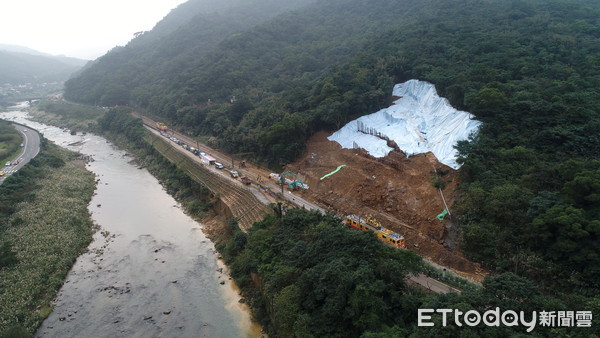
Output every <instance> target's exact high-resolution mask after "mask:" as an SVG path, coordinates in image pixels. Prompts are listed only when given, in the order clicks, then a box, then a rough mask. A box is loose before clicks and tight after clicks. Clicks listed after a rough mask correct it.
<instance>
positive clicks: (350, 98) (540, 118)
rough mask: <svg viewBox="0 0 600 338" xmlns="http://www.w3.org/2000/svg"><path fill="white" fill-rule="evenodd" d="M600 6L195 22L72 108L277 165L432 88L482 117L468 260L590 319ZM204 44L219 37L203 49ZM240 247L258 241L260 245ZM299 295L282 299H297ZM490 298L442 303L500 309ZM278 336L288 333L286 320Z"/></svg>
mask: <svg viewBox="0 0 600 338" xmlns="http://www.w3.org/2000/svg"><path fill="white" fill-rule="evenodd" d="M599 7H600V6H599V3H598V2H597V1H591V0H556V1H542V0H514V1H493V0H484V1H480V0H442V1H433V0H424V1H419V2H414V1H405V0H403V1H391V0H375V1H370V2H364V1H358V0H330V1H314V2H311V3H307V4H306V5H305V6H303V7H302V8H298V9H295V10H291V11H286V12H284V11H283V10H282V11H281V12H278V14H277V15H275V14H274V15H273V16H272V17H271V18H267V17H266V16H263V17H262V19H261V20H255V21H253V22H248V23H247V25H246V26H245V27H237V28H236V29H239V31H235V32H233V31H222V30H218V29H217V28H218V27H220V25H216V26H215V27H216V28H215V31H214V32H213V33H214V35H211V34H212V33H210V34H209V32H208V31H203V34H208V35H210V36H200V35H199V32H198V31H196V30H195V29H194V28H193V26H194V25H198V24H200V23H201V22H203V21H202V20H200V19H201V17H202V16H199V17H194V18H193V19H191V21H190V23H189V25H182V26H181V27H179V28H178V29H172V30H171V31H168V32H165V33H164V34H163V35H162V36H161V37H160V38H156V40H154V42H153V43H154V45H155V49H154V50H155V51H156V52H155V53H154V54H150V53H148V55H145V58H142V57H138V58H128V57H127V55H129V54H128V53H134V50H136V49H139V50H143V49H142V47H136V44H140V45H143V42H144V40H142V38H144V35H148V36H150V33H146V34H144V35H142V36H140V37H138V38H137V39H134V40H133V41H132V42H131V43H130V44H129V45H128V46H126V47H123V48H122V49H118V50H114V51H112V52H110V53H109V54H107V55H106V56H104V57H103V58H101V59H99V60H98V61H96V63H95V64H94V65H92V66H90V67H89V68H88V69H87V70H85V71H84V72H82V74H81V75H80V76H78V77H75V78H73V79H71V80H70V81H69V82H68V83H67V85H66V97H68V98H69V99H72V100H77V101H81V102H87V103H96V104H102V105H114V104H129V105H130V106H135V107H136V108H137V109H140V110H143V111H146V112H148V113H151V114H153V115H156V116H160V117H162V118H163V119H164V120H166V121H168V122H169V123H170V125H172V126H174V127H175V128H177V129H180V130H182V131H187V132H190V133H193V134H196V135H210V136H214V137H215V138H216V140H217V141H216V142H217V143H218V145H219V146H220V147H221V148H223V149H225V150H227V151H230V152H232V153H242V152H243V153H247V152H251V153H253V154H255V156H256V157H257V158H259V159H261V160H263V161H264V162H266V163H269V164H271V165H273V166H278V165H282V164H285V163H288V162H289V161H292V160H294V159H295V158H297V156H299V155H300V154H301V152H302V151H303V149H304V144H305V142H306V140H307V139H308V138H309V137H310V136H311V135H312V134H313V133H314V132H316V131H319V130H323V129H325V130H330V131H332V130H334V129H336V128H339V127H340V126H341V125H343V124H344V123H345V122H347V121H349V120H351V119H353V118H356V117H358V116H361V115H364V114H367V113H372V112H374V111H376V110H378V109H379V108H381V107H384V106H387V105H388V104H389V103H390V95H391V88H392V86H393V84H394V83H398V82H402V81H406V80H408V79H413V78H416V79H420V80H426V81H429V82H431V83H433V84H435V85H436V88H437V90H438V92H439V94H440V95H441V96H444V97H446V98H448V99H449V101H450V103H451V104H452V105H453V106H455V107H457V108H459V109H462V110H466V111H469V112H471V113H473V114H475V115H476V117H477V119H479V120H481V121H482V122H483V127H482V128H481V130H480V132H479V134H478V135H477V136H475V137H473V138H472V139H471V140H470V141H469V142H461V143H460V144H459V145H458V146H457V149H458V150H459V152H460V159H459V160H460V161H461V162H462V163H463V164H464V165H463V167H462V169H461V175H462V180H463V184H462V186H461V189H462V198H461V200H460V202H459V203H458V204H457V205H456V206H455V208H456V213H457V214H459V215H460V221H461V224H462V230H463V243H462V248H463V250H464V251H465V252H466V253H467V254H468V255H469V256H470V257H471V258H472V259H474V260H475V261H478V262H482V263H483V264H484V266H485V267H486V268H487V269H489V271H491V272H492V273H503V274H501V275H499V276H497V277H495V278H497V279H498V278H500V279H501V280H500V281H498V280H497V279H496V281H497V283H493V284H494V285H496V286H498V285H502V286H501V287H502V288H506V289H507V292H508V291H511V292H517V291H516V290H517V289H523V290H529V291H528V293H524V294H514V295H513V296H503V297H504V298H503V297H500V298H502V299H512V302H513V303H514V302H516V303H519V304H521V305H523V306H525V305H524V304H527V306H534V305H535V306H537V308H538V309H540V308H541V307H542V304H541V303H536V302H535V301H534V299H533V298H532V297H537V296H539V297H543V295H547V294H550V293H553V294H556V295H558V298H560V301H558V300H556V301H552V302H551V304H550V305H551V306H546V307H554V308H559V309H560V308H565V307H566V308H571V309H574V308H575V307H577V308H579V307H578V306H576V305H577V304H579V306H583V305H585V304H588V305H589V306H588V307H589V308H594V306H595V308H597V306H598V302H599V301H600V300H599V299H598V296H597V295H598V291H599V287H600V285H599V284H598V283H599V282H598V281H599V280H600V241H599V240H600V197H599V196H600V160H599V159H600V136H599V135H600V134H599V133H598V130H599V129H600V109H599V108H600V107H599V105H600V23H599V20H600V8H599ZM283 12H284V13H283ZM279 13H280V14H279ZM231 15H233V14H231ZM167 18H168V17H167ZM232 18H233V16H231V17H223V19H224V20H230V19H232ZM225 26H227V25H225ZM157 27H158V26H157ZM192 32H195V33H193V34H192ZM182 39H183V40H182ZM205 39H208V40H206V41H212V42H211V43H210V44H208V46H209V47H208V48H206V49H204V50H202V52H198V50H197V48H198V46H202V45H203V41H205ZM167 40H172V41H185V42H184V43H183V44H182V45H180V46H185V48H181V50H178V51H177V53H176V55H169V54H166V53H167V51H171V52H173V53H175V52H174V50H173V49H168V48H166V46H167V42H166V41H167ZM192 41H194V43H192ZM159 42H162V43H159ZM145 48H149V47H147V46H146V47H145ZM194 48H196V49H194ZM190 59H193V62H189V60H190ZM152 74H154V75H152ZM134 79H138V80H136V81H138V82H132V81H134ZM148 80H151V81H148ZM314 217H316V216H314ZM265 222H268V220H267V221H265ZM272 222H275V220H272ZM319 222H320V221H319ZM324 222H326V223H327V221H324ZM304 223H305V222H300V221H299V222H298V223H295V225H297V226H304ZM264 226H266V225H264ZM306 226H308V225H306ZM259 228H260V227H259ZM261 231H262V230H261ZM273 231H274V230H273ZM256 232H257V233H258V234H260V231H258V230H257V231H256ZM273 235H274V234H273ZM241 236H242V235H239V236H237V237H239V241H241V242H245V241H247V242H248V243H251V241H252V238H253V236H256V234H254V233H251V234H250V235H249V237H248V238H247V239H242V237H241ZM241 242H240V243H241ZM240 245H241V244H240ZM269 245H280V244H277V243H269ZM244 248H246V246H244ZM241 252H242V255H247V256H248V257H246V259H251V258H250V255H251V251H246V249H244V251H241ZM246 252H247V253H246ZM252 254H258V255H260V254H261V253H259V252H253V253H252ZM278 254H283V255H291V253H278ZM273 257H274V256H273ZM252 259H254V258H252ZM255 264H256V265H255V266H256V269H257V270H256V271H258V272H259V273H263V272H264V271H261V270H260V264H262V263H260V262H256V263H255ZM286 264H287V263H286ZM293 269H298V268H297V267H294V268H293ZM303 269H304V268H303ZM249 271H250V270H249ZM256 271H251V272H256ZM294 271H296V270H294ZM301 271H303V270H301ZM247 272H248V271H247ZM298 273H300V272H298ZM294 276H295V277H297V276H296V275H294ZM377 278H378V280H382V281H385V280H386V279H385V278H387V277H385V276H383V275H381V276H378V277H377ZM399 285H400V286H401V284H399ZM285 286H287V285H284V286H283V287H285ZM484 286H485V287H486V288H487V286H486V285H485V284H484ZM283 287H282V289H277V290H276V291H275V293H273V295H276V294H279V293H281V292H283ZM509 289H510V290H509ZM292 291H293V292H292ZM292 291H289V290H288V291H286V295H287V296H289V297H296V296H297V295H298V294H297V292H300V290H298V289H294V290H292ZM492 294H493V293H492ZM484 296H485V292H484V293H483V294H478V295H462V296H447V297H448V298H444V297H443V296H440V297H439V298H436V300H435V302H437V303H436V304H437V305H439V306H438V307H443V305H444V306H445V305H447V304H458V303H460V304H471V305H473V306H475V305H476V306H484V307H485V306H489V305H490V304H496V303H493V302H492V301H491V300H489V299H488V300H487V301H486V300H485V299H483V298H481V297H484ZM274 297H275V296H274ZM453 297H459V298H453ZM468 297H473V298H468ZM478 297H479V298H478ZM530 298H531V299H530ZM274 299H275V298H274ZM490 299H493V297H492V298H490ZM536 299H537V298H536ZM496 301H497V299H496ZM561 302H562V303H561ZM516 303H515V304H516ZM511 304H512V303H511ZM532 304H533V305H532ZM594 304H595V305H594ZM302 306H306V304H302ZM266 308H267V310H268V311H270V312H269V313H270V315H269V316H273V312H272V311H273V308H269V307H268V306H267V307H266ZM299 309H300V308H299ZM298 311H300V310H298ZM299 318H300V317H299ZM339 323H340V325H345V324H342V323H346V322H343V321H340V322H339ZM384 323H385V322H384ZM274 325H276V326H277V325H284V326H281V327H277V331H278V332H285V330H290V327H291V326H289V325H292V324H274ZM285 325H288V326H285ZM296 325H299V326H296ZM386 325H388V324H386ZM388 326H389V327H391V328H393V325H391V324H389V325H388ZM293 327H298V328H302V326H301V323H295V324H293ZM361 329H364V330H367V331H368V330H371V329H372V328H371V327H362V328H361ZM279 330H283V331H279ZM352 330H359V329H358V328H356V327H354V328H352ZM299 332H300V331H299ZM302 332H304V331H302ZM340 332H341V331H340ZM352 332H358V331H352ZM322 333H323V332H312V334H314V335H315V336H317V335H319V334H322ZM330 333H331V335H335V334H334V333H333V332H330ZM478 333H479V334H483V332H478Z"/></svg>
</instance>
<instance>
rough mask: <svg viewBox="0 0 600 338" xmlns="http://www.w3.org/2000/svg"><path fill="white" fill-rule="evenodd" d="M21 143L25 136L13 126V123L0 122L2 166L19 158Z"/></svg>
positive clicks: (0, 160)
mask: <svg viewBox="0 0 600 338" xmlns="http://www.w3.org/2000/svg"><path fill="white" fill-rule="evenodd" d="M21 143H23V136H22V135H21V134H20V133H19V132H18V131H17V130H16V129H15V128H14V127H13V126H11V122H7V121H2V120H0V165H4V162H5V161H10V160H12V159H14V158H15V156H17V155H16V154H17V153H18V152H19V151H20V149H21V148H20V147H19V145H20V144H21Z"/></svg>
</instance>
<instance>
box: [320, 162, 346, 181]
mask: <svg viewBox="0 0 600 338" xmlns="http://www.w3.org/2000/svg"><path fill="white" fill-rule="evenodd" d="M345 166H346V165H345V164H342V165H341V166H339V167H337V169H335V170H334V171H332V172H330V173H329V174H327V175H325V176H323V177H321V181H322V180H323V179H324V178H325V177H328V176H331V175H333V174H335V173H337V172H338V171H340V169H342V168H343V167H345Z"/></svg>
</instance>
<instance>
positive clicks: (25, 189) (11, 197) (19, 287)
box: [0, 139, 95, 337]
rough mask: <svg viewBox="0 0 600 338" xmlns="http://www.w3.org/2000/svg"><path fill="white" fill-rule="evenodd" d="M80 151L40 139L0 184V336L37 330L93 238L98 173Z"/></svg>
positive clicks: (10, 335)
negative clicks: (29, 157) (90, 206)
mask: <svg viewBox="0 0 600 338" xmlns="http://www.w3.org/2000/svg"><path fill="white" fill-rule="evenodd" d="M77 156H78V155H77V154H76V153H73V152H70V151H68V150H64V149H62V148H60V147H58V146H56V145H54V144H53V143H51V142H48V141H47V140H45V139H42V146H41V151H40V154H39V155H38V156H37V157H36V158H34V159H32V160H31V162H30V163H29V164H27V165H26V166H25V167H23V168H22V169H21V170H19V171H18V172H17V173H15V174H13V175H12V176H10V177H9V178H7V179H6V181H5V182H4V184H3V185H1V186H0V224H1V225H0V243H1V246H0V263H1V266H0V313H1V314H2V316H1V317H0V336H2V337H15V336H27V335H30V334H33V333H34V332H35V330H36V328H37V327H38V325H39V324H40V323H41V322H42V321H43V320H44V318H45V317H46V316H48V315H49V314H50V312H51V309H52V305H51V301H52V300H53V299H54V297H55V295H56V293H57V291H58V289H59V288H60V287H61V286H62V284H63V282H64V278H65V276H66V275H67V273H68V271H69V270H70V268H71V266H72V265H73V263H74V262H75V260H76V259H77V257H78V256H79V255H80V254H81V253H82V252H83V251H84V250H85V248H86V247H87V245H88V244H89V243H90V241H91V240H92V234H93V232H94V226H93V223H92V221H91V218H90V214H89V211H88V209H87V207H88V204H89V202H90V200H91V198H92V195H93V192H94V190H95V177H94V175H93V174H92V173H90V172H89V171H87V170H86V169H85V168H84V162H83V161H82V160H78V159H77Z"/></svg>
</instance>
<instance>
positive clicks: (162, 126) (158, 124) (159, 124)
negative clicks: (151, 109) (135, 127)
mask: <svg viewBox="0 0 600 338" xmlns="http://www.w3.org/2000/svg"><path fill="white" fill-rule="evenodd" d="M156 129H158V130H160V131H162V132H165V133H166V132H167V131H169V128H168V127H167V126H166V125H165V124H164V123H162V122H156Z"/></svg>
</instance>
